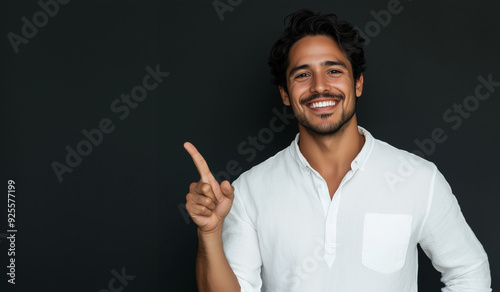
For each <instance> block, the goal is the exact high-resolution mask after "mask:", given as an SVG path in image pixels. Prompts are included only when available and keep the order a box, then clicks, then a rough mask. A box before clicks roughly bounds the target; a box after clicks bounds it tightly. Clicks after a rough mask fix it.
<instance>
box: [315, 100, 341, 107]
mask: <svg viewBox="0 0 500 292" xmlns="http://www.w3.org/2000/svg"><path fill="white" fill-rule="evenodd" d="M336 104H337V101H320V102H314V103H312V104H310V105H309V108H322V107H328V106H334V105H336Z"/></svg>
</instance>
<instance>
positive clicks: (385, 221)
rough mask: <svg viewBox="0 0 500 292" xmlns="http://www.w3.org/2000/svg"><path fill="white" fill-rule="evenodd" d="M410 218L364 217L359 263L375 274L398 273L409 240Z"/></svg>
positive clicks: (401, 215) (402, 264)
mask: <svg viewBox="0 0 500 292" xmlns="http://www.w3.org/2000/svg"><path fill="white" fill-rule="evenodd" d="M411 221H412V216H411V215H405V214H376V213H366V214H365V219H364V229H363V250H362V256H361V262H362V263H363V265H364V266H365V267H367V268H370V269H372V270H374V271H377V272H380V273H384V274H390V273H393V272H395V271H397V270H399V269H401V268H402V267H403V266H404V264H405V260H406V254H407V250H408V243H409V241H410V237H411Z"/></svg>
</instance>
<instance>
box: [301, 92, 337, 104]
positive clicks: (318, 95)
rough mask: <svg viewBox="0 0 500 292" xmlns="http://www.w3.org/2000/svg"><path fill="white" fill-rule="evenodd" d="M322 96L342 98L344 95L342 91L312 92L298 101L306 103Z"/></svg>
mask: <svg viewBox="0 0 500 292" xmlns="http://www.w3.org/2000/svg"><path fill="white" fill-rule="evenodd" d="M322 97H326V98H338V99H340V100H344V98H345V96H344V95H343V94H342V93H316V94H313V95H310V96H308V97H306V98H304V99H303V100H301V101H300V103H301V104H306V103H309V102H311V101H313V100H315V99H318V98H322Z"/></svg>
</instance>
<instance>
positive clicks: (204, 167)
mask: <svg viewBox="0 0 500 292" xmlns="http://www.w3.org/2000/svg"><path fill="white" fill-rule="evenodd" d="M184 149H186V150H187V152H188V153H189V155H191V158H192V159H193V162H194V165H195V166H196V169H198V173H200V177H201V179H202V180H203V181H205V182H209V181H208V178H209V177H210V175H211V174H212V173H211V172H210V169H209V168H208V164H207V162H206V161H205V158H203V156H201V154H200V152H198V150H197V149H196V147H194V145H193V144H191V143H189V142H186V143H184Z"/></svg>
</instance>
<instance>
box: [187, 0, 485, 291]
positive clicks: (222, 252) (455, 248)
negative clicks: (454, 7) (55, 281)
mask: <svg viewBox="0 0 500 292" xmlns="http://www.w3.org/2000/svg"><path fill="white" fill-rule="evenodd" d="M363 43H364V41H363V39H362V38H361V37H360V36H359V34H358V32H357V31H356V30H354V29H353V27H352V26H351V25H350V24H348V23H346V22H340V21H338V20H337V18H336V17H335V16H334V15H321V14H315V13H313V12H311V11H308V10H300V11H297V12H296V13H294V14H292V15H291V16H290V18H289V22H288V27H287V28H286V29H285V31H284V34H283V35H282V37H281V38H280V39H279V40H278V41H277V42H276V43H275V44H274V46H273V48H272V50H271V53H270V57H269V65H270V67H271V72H272V74H273V76H274V82H275V84H277V85H278V88H279V91H280V94H281V98H282V100H283V103H284V104H286V105H289V106H291V108H292V109H293V112H294V114H295V116H296V117H297V120H298V123H299V133H298V134H297V136H296V138H295V140H294V141H293V142H292V143H291V145H290V146H289V147H287V148H285V149H284V150H282V151H280V152H279V153H277V154H276V155H275V156H273V157H271V158H269V159H268V160H266V161H265V162H263V163H261V164H259V165H257V166H255V167H253V168H252V169H250V170H249V171H247V172H245V173H244V174H242V175H241V176H240V177H239V178H238V179H237V180H236V181H234V182H233V185H232V186H231V184H229V182H227V181H224V182H222V184H220V185H219V184H218V182H217V181H216V180H215V178H214V177H213V175H212V174H211V172H210V170H209V168H208V166H207V164H206V162H205V160H204V159H203V157H202V156H201V155H200V153H199V152H198V151H197V150H196V148H195V147H194V146H193V145H191V144H190V143H186V144H185V148H186V150H187V151H188V152H189V153H190V155H191V156H192V158H193V161H194V163H195V165H196V167H197V169H198V171H199V173H200V176H201V179H200V181H199V182H196V183H192V184H191V186H190V191H189V193H188V195H187V196H186V200H187V201H186V209H187V210H188V212H189V214H190V215H191V217H192V219H193V221H194V222H195V223H196V224H197V225H198V238H199V248H198V257H197V264H196V275H197V281H198V287H199V290H200V291H217V292H223V291H246V292H250V291H273V292H274V291H283V292H289V291H307V292H310V291H312V292H322V291H325V292H326V291H341V292H349V291H353V292H359V291H370V292H377V291H380V292H404V291H410V292H415V291H417V270H418V259H417V251H418V250H417V245H418V244H420V246H421V247H422V249H423V250H424V251H425V253H426V255H427V256H428V257H429V258H430V259H431V260H432V263H433V265H434V267H435V268H436V269H437V270H439V271H440V272H441V273H442V281H443V283H444V284H445V286H446V287H445V288H443V291H477V292H482V291H491V289H490V282H491V279H490V272H489V264H488V259H487V256H486V253H485V251H484V249H483V247H482V246H481V244H480V243H479V241H478V240H477V238H476V237H475V235H474V233H473V232H472V230H471V229H470V227H469V226H468V225H467V223H466V221H465V219H464V217H463V215H462V213H461V212H460V208H459V206H458V203H457V200H456V199H455V197H454V196H453V194H452V192H451V189H450V187H449V185H448V184H447V182H446V180H445V179H444V177H443V176H442V175H441V173H440V172H439V171H438V170H437V168H436V166H435V165H434V164H432V163H431V162H428V161H425V160H423V159H422V158H419V157H417V156H415V155H413V154H411V153H408V152H406V151H403V150H399V149H396V148H394V147H392V146H390V145H388V144H387V143H385V142H382V141H380V140H377V139H375V138H374V137H373V136H372V135H371V134H370V133H369V132H368V131H367V130H365V129H364V128H362V127H360V126H358V124H357V120H356V101H357V98H358V97H359V96H361V94H362V90H363V78H364V77H363V72H364V69H365V59H364V49H363ZM402 161H411V163H412V168H413V171H412V173H411V175H410V176H408V177H406V178H405V180H404V181H403V182H400V183H399V184H397V185H396V186H394V185H392V184H389V183H388V182H387V181H386V179H385V176H384V174H387V173H398V171H399V170H400V166H401V162H402Z"/></svg>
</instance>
